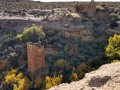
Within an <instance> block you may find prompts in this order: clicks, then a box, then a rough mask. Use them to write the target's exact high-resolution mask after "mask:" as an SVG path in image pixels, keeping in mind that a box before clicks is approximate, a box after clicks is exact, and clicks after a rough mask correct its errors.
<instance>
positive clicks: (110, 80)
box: [49, 62, 120, 90]
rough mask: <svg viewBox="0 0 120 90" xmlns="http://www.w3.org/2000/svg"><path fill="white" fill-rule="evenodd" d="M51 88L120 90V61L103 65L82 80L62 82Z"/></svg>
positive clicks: (61, 89)
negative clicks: (68, 82)
mask: <svg viewBox="0 0 120 90" xmlns="http://www.w3.org/2000/svg"><path fill="white" fill-rule="evenodd" d="M49 90H120V62H118V63H113V64H106V65H103V66H101V67H100V68H99V69H98V70H96V71H92V72H90V73H87V74H86V75H85V77H84V79H82V80H80V81H76V82H72V83H70V84H67V83H66V84H61V85H59V86H55V87H52V88H50V89H49Z"/></svg>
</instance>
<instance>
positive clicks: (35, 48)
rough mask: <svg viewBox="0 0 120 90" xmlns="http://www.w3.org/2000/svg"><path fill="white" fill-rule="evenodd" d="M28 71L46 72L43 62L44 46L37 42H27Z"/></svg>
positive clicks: (41, 73)
mask: <svg viewBox="0 0 120 90" xmlns="http://www.w3.org/2000/svg"><path fill="white" fill-rule="evenodd" d="M27 57H28V71H29V72H31V73H39V74H40V75H43V74H47V73H48V70H47V66H46V63H45V48H44V46H41V45H40V44H38V43H28V44H27Z"/></svg>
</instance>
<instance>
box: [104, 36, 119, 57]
mask: <svg viewBox="0 0 120 90" xmlns="http://www.w3.org/2000/svg"><path fill="white" fill-rule="evenodd" d="M106 55H107V56H108V57H110V58H114V59H118V58H120V35H117V34H115V35H114V36H113V37H110V39H109V44H108V46H107V47H106Z"/></svg>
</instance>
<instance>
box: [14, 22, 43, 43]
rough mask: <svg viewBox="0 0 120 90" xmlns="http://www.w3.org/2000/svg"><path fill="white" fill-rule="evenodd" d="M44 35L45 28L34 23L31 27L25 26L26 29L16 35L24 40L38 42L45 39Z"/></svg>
mask: <svg viewBox="0 0 120 90" xmlns="http://www.w3.org/2000/svg"><path fill="white" fill-rule="evenodd" d="M44 36H45V33H44V32H43V28H42V27H39V26H37V25H34V24H33V25H32V26H31V27H29V28H25V29H24V31H23V32H22V33H21V34H18V35H17V36H16V37H17V38H18V39H19V40H20V41H23V42H38V41H40V40H43V39H44Z"/></svg>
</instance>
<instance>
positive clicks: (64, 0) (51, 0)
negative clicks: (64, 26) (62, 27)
mask: <svg viewBox="0 0 120 90" xmlns="http://www.w3.org/2000/svg"><path fill="white" fill-rule="evenodd" d="M33 1H42V2H57V1H60V2H69V1H82V2H85V1H86V2H87V1H91V0H33ZM94 1H97V2H98V1H101V2H102V1H108V2H109V1H112V2H120V0H94Z"/></svg>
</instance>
